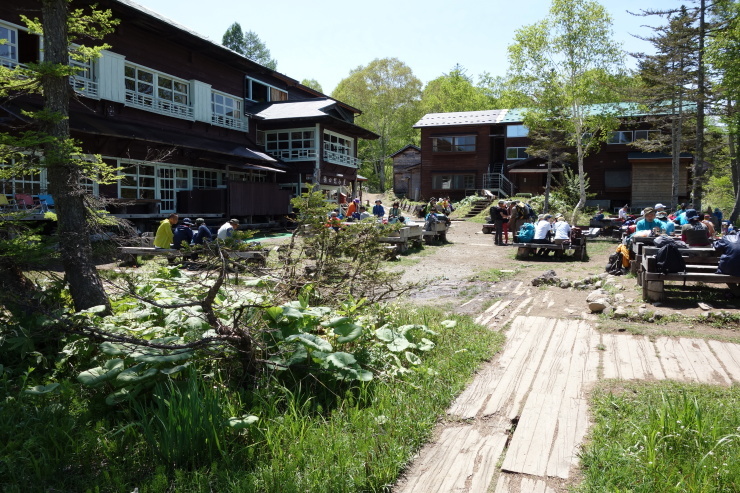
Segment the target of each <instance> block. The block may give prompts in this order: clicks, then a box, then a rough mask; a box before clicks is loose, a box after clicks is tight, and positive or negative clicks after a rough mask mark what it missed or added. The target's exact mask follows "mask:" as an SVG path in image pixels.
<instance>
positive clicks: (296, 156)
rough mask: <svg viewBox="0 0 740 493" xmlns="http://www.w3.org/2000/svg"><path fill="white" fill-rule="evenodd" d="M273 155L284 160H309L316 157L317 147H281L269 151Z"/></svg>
mask: <svg viewBox="0 0 740 493" xmlns="http://www.w3.org/2000/svg"><path fill="white" fill-rule="evenodd" d="M267 153H268V154H269V155H271V156H272V157H276V158H278V159H282V160H283V161H307V160H309V159H316V149H279V150H272V151H267Z"/></svg>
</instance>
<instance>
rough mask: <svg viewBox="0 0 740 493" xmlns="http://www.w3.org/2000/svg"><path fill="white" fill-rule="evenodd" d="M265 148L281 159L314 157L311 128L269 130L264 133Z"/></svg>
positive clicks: (314, 150)
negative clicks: (280, 130)
mask: <svg viewBox="0 0 740 493" xmlns="http://www.w3.org/2000/svg"><path fill="white" fill-rule="evenodd" d="M264 139H265V144H264V145H265V150H266V151H267V152H269V153H270V154H272V155H273V156H278V157H280V158H281V159H305V158H313V157H316V145H315V141H314V131H313V130H290V131H282V132H270V133H266V134H265V135H264Z"/></svg>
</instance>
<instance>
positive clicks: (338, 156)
mask: <svg viewBox="0 0 740 493" xmlns="http://www.w3.org/2000/svg"><path fill="white" fill-rule="evenodd" d="M324 160H325V161H328V162H330V163H334V164H339V165H342V166H347V167H350V168H359V167H360V165H361V164H362V161H360V160H359V159H357V158H356V157H353V156H348V155H347V154H342V153H340V152H336V151H330V150H329V149H327V148H326V147H324Z"/></svg>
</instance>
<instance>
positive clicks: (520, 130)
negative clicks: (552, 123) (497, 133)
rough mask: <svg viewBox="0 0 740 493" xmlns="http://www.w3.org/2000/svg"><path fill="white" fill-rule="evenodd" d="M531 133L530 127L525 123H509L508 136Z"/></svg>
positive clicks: (507, 127)
mask: <svg viewBox="0 0 740 493" xmlns="http://www.w3.org/2000/svg"><path fill="white" fill-rule="evenodd" d="M527 135H529V129H528V128H527V127H525V126H524V125H507V126H506V136H507V137H526V136H527Z"/></svg>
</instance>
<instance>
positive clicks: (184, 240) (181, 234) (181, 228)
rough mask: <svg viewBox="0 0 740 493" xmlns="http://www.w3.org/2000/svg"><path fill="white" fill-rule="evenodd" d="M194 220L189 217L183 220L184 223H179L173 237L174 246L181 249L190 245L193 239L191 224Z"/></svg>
mask: <svg viewBox="0 0 740 493" xmlns="http://www.w3.org/2000/svg"><path fill="white" fill-rule="evenodd" d="M192 225H193V222H192V221H191V220H190V218H189V217H186V218H185V219H183V220H182V224H178V225H177V226H176V227H175V234H174V235H173V238H172V244H173V245H174V246H173V248H175V249H177V250H180V249H182V248H183V247H188V246H190V242H191V241H193V230H192V229H191V226H192Z"/></svg>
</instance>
